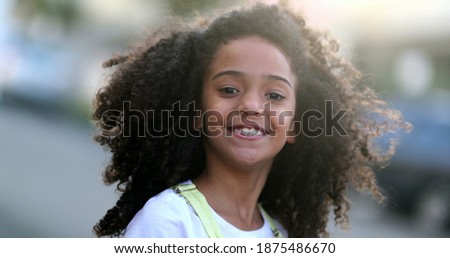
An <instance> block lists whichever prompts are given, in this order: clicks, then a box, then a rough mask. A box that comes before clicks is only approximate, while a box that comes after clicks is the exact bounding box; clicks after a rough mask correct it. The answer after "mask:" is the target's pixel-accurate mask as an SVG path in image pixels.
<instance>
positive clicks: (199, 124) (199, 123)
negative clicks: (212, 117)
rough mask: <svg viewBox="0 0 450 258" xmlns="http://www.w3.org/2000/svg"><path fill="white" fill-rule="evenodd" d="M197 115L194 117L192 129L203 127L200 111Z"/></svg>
mask: <svg viewBox="0 0 450 258" xmlns="http://www.w3.org/2000/svg"><path fill="white" fill-rule="evenodd" d="M199 113H200V115H199V116H195V117H194V129H195V130H201V129H202V128H203V121H202V113H201V112H199Z"/></svg>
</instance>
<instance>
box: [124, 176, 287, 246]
mask: <svg viewBox="0 0 450 258" xmlns="http://www.w3.org/2000/svg"><path fill="white" fill-rule="evenodd" d="M186 183H191V182H190V181H187V182H186ZM209 208H210V209H211V211H212V214H213V215H214V217H215V218H216V221H217V223H218V224H219V227H220V229H221V230H222V234H223V236H224V237H229V238H240V237H247V238H258V237H262V238H272V237H274V236H273V232H272V230H271V228H270V224H269V222H268V219H267V218H266V217H265V215H264V213H261V214H263V218H264V225H263V226H262V227H261V228H259V229H257V230H252V231H244V230H241V229H238V228H236V227H235V226H233V225H232V224H230V223H228V222H227V221H226V220H224V219H223V218H222V217H221V216H220V215H218V214H217V213H216V212H215V211H214V210H213V209H212V208H211V207H209ZM275 224H276V225H277V227H278V229H279V230H280V231H281V232H282V234H283V235H284V236H287V234H286V231H285V230H284V229H283V228H282V227H281V225H280V224H279V223H278V222H277V221H275ZM125 237H140V238H145V237H155V238H162V237H170V238H201V237H204V238H207V237H208V235H207V234H206V231H205V230H204V228H203V224H202V222H201V221H200V218H199V217H198V216H197V214H196V213H195V211H194V209H193V208H192V207H191V206H190V205H189V204H188V203H187V202H186V200H185V199H184V198H183V197H182V196H181V195H179V194H178V193H176V192H175V191H174V190H173V189H171V188H169V189H166V190H164V191H163V192H161V193H159V194H158V195H156V196H154V197H152V198H150V200H148V201H147V203H146V204H145V205H144V207H143V208H142V209H141V210H140V211H139V212H138V213H136V215H135V216H134V218H133V219H132V220H131V222H130V223H129V224H128V226H127V229H126V230H125Z"/></svg>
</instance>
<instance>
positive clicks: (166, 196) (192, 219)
mask: <svg viewBox="0 0 450 258" xmlns="http://www.w3.org/2000/svg"><path fill="white" fill-rule="evenodd" d="M199 223H201V222H200V221H199V220H198V217H197V216H196V215H195V213H194V212H193V211H192V208H191V207H190V205H189V204H188V203H187V202H186V201H185V199H184V198H183V197H182V196H180V195H179V194H178V193H176V192H175V190H173V189H172V188H168V189H166V190H164V191H162V192H161V193H159V194H157V195H155V196H153V197H152V198H150V199H149V200H148V201H147V202H146V203H145V205H144V207H142V209H141V210H140V211H138V212H137V213H136V215H135V216H134V217H133V219H132V220H131V222H130V223H129V224H128V226H127V228H126V230H125V237H172V238H173V237H207V236H206V235H205V234H204V232H203V231H202V230H195V229H196V228H200V229H201V228H202V227H201V225H200V227H198V224H199Z"/></svg>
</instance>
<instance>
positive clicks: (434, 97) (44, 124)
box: [0, 0, 450, 237]
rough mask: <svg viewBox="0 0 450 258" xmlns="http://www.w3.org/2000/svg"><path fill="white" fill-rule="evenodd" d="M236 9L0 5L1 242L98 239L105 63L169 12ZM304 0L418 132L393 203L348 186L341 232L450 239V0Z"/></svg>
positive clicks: (108, 190)
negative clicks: (96, 138) (99, 95)
mask: <svg viewBox="0 0 450 258" xmlns="http://www.w3.org/2000/svg"><path fill="white" fill-rule="evenodd" d="M237 2H238V1H212V0H210V1H208V0H195V1H181V0H166V1H164V0H152V1H145V0H96V1H89V0H77V1H69V0H32V1H20V0H2V1H0V237H93V234H92V226H93V225H94V224H95V223H96V222H97V221H98V220H99V219H100V218H101V217H102V216H103V215H104V214H105V212H106V210H107V209H109V208H110V207H112V206H113V204H114V203H115V201H116V199H117V195H116V192H115V186H105V185H104V184H103V182H102V178H101V172H102V169H103V167H104V166H105V165H106V164H107V162H108V158H109V155H108V153H106V152H105V151H104V150H103V149H102V148H101V147H100V146H98V145H96V144H95V143H94V142H93V141H92V136H93V134H94V132H95V130H94V128H93V127H92V125H91V124H90V123H89V113H90V108H91V107H90V105H91V102H92V99H93V96H94V94H95V92H96V91H97V89H98V88H99V87H100V86H102V85H103V83H104V78H105V74H104V71H103V70H102V67H101V64H102V62H103V61H105V60H107V59H108V58H109V57H111V56H112V54H114V53H120V52H122V51H125V50H126V49H127V47H128V46H129V45H130V44H132V43H133V42H134V41H136V40H139V39H141V37H142V36H143V35H144V33H146V32H147V31H149V30H151V29H152V28H155V27H157V26H158V25H160V24H162V23H164V21H165V20H166V19H167V17H168V16H170V15H179V16H182V17H187V18H189V17H192V16H193V15H196V14H202V13H207V12H210V11H211V10H213V9H214V8H217V7H223V6H225V5H230V4H233V3H237ZM240 2H242V1H240ZM266 2H267V1H266ZM293 2H294V3H295V5H296V6H298V7H299V8H301V10H303V13H304V14H305V16H306V18H307V23H308V24H309V25H310V26H312V27H316V28H318V29H323V30H329V31H330V32H331V34H332V35H333V36H334V37H336V38H337V39H338V40H339V41H340V43H341V50H340V51H341V54H342V55H344V56H346V57H348V58H350V59H351V60H352V61H353V62H354V63H355V64H356V65H357V66H358V67H359V68H360V69H361V70H363V71H364V72H367V73H369V74H370V75H371V76H372V77H373V81H374V86H373V87H374V88H375V89H376V90H377V92H379V94H381V95H382V96H384V97H385V98H386V99H388V101H389V103H391V104H392V105H393V106H394V107H396V108H398V109H399V110H401V111H402V112H404V116H405V118H406V120H408V121H410V122H411V123H413V124H414V126H415V129H414V131H413V132H412V133H410V134H408V135H405V136H404V137H403V138H402V141H401V143H400V146H399V148H398V153H397V154H396V156H395V157H394V159H393V160H392V163H391V165H390V166H389V167H388V168H386V169H384V170H382V171H380V173H378V175H379V178H378V180H379V182H380V185H381V187H382V188H383V192H384V193H385V194H386V196H387V197H388V198H387V202H386V204H384V205H379V204H377V203H376V202H375V201H373V200H372V199H371V197H370V196H368V195H364V194H359V193H355V192H353V191H350V193H349V194H350V199H351V200H352V201H353V205H352V210H351V211H350V221H351V230H350V231H348V232H346V231H342V230H340V229H337V228H335V227H334V225H333V223H330V225H329V230H330V232H331V236H333V237H450V25H449V24H450V2H449V1H447V0H442V1H440V0H408V1H406V0H395V1H389V0H377V1H357V0H340V1H331V0H309V1H300V0H299V1H293Z"/></svg>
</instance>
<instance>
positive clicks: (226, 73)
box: [211, 70, 292, 88]
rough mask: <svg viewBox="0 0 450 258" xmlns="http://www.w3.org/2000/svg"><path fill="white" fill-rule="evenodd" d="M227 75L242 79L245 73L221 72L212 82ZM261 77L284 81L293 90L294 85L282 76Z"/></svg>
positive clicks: (268, 75)
mask: <svg viewBox="0 0 450 258" xmlns="http://www.w3.org/2000/svg"><path fill="white" fill-rule="evenodd" d="M225 75H231V76H239V77H240V76H243V75H244V73H243V72H239V71H235V70H225V71H221V72H219V73H217V74H216V75H214V77H213V78H212V79H211V80H215V79H217V78H218V77H221V76H225ZM261 77H263V78H264V79H267V80H271V81H282V82H284V83H286V84H287V85H288V86H289V87H291V88H292V85H291V83H290V82H289V80H288V79H286V78H284V77H282V76H279V75H273V74H263V75H262V76H261Z"/></svg>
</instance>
